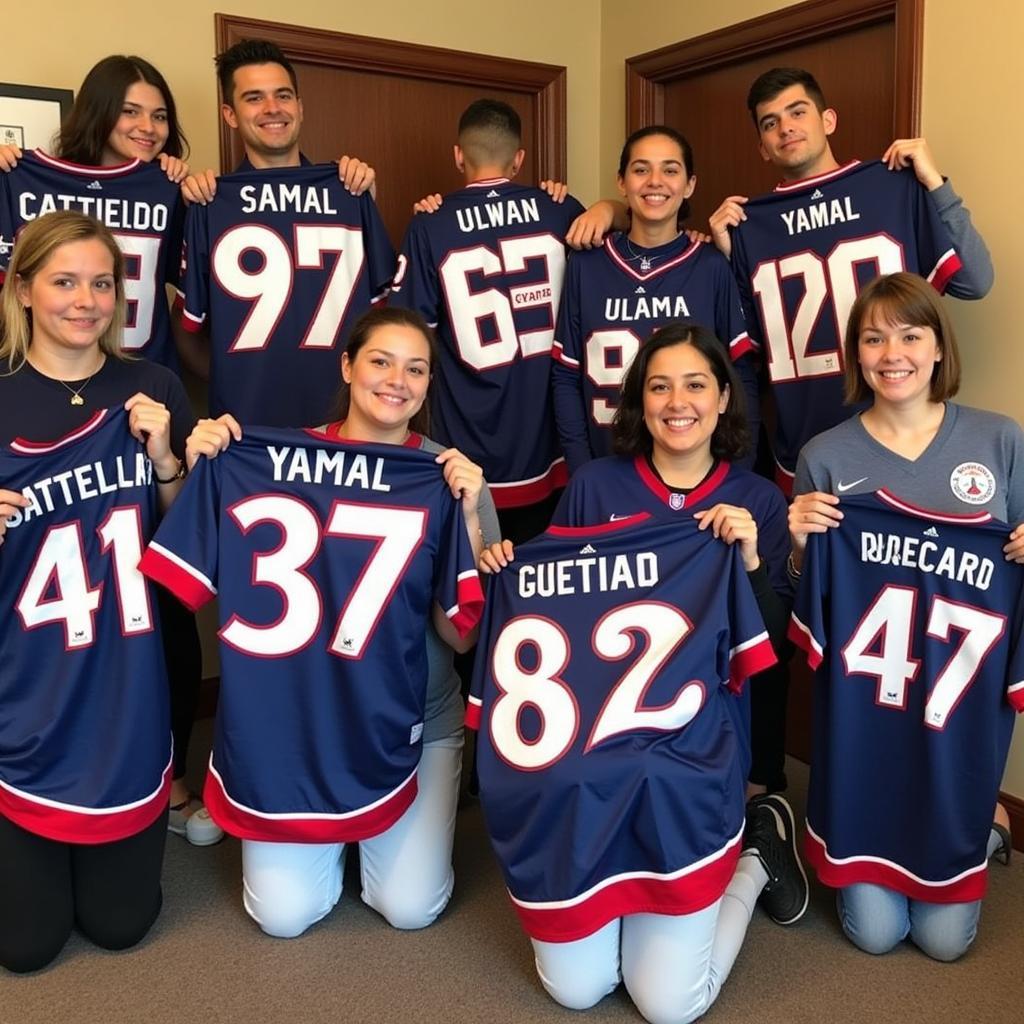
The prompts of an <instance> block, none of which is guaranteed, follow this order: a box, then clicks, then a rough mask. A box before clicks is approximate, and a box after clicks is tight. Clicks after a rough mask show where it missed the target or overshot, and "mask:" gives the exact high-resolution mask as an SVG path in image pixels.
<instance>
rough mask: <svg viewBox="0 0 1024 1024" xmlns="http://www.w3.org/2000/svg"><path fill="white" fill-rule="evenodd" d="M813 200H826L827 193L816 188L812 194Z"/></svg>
mask: <svg viewBox="0 0 1024 1024" xmlns="http://www.w3.org/2000/svg"><path fill="white" fill-rule="evenodd" d="M811 198H812V199H824V198H825V193H824V192H822V191H821V189H820V188H816V189H815V190H814V191H813V192H812V193H811Z"/></svg>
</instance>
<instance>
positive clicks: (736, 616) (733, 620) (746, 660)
mask: <svg viewBox="0 0 1024 1024" xmlns="http://www.w3.org/2000/svg"><path fill="white" fill-rule="evenodd" d="M729 559H730V565H731V569H730V572H731V574H732V580H731V583H730V586H729V636H730V642H729V689H730V690H732V691H733V692H734V693H739V692H740V691H742V689H743V684H744V683H745V682H746V681H747V680H748V679H749V678H750V677H751V676H753V675H756V674H757V673H758V672H763V671H764V670H765V669H767V668H771V667H772V665H774V664H775V662H776V661H777V658H776V657H775V651H774V650H772V644H771V640H770V639H769V638H768V630H767V629H765V625H764V620H763V619H762V618H761V612H760V609H759V608H758V606H757V599H756V598H755V597H754V591H753V589H752V587H751V586H750V581H749V580H748V579H747V574H746V572H744V570H743V564H742V562H741V561H740V555H739V551H738V550H736V549H732V550H730V551H729Z"/></svg>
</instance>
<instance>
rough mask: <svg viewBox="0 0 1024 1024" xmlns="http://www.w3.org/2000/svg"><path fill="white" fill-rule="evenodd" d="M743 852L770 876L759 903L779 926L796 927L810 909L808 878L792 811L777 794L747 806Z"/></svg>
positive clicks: (754, 801)
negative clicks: (751, 855) (759, 863)
mask: <svg viewBox="0 0 1024 1024" xmlns="http://www.w3.org/2000/svg"><path fill="white" fill-rule="evenodd" d="M743 852H744V853H753V854H755V855H756V856H757V859H758V860H759V861H760V862H761V864H762V865H763V867H764V869H765V871H766V872H767V873H768V883H767V884H766V885H765V887H764V889H763V890H762V891H761V897H760V901H761V904H762V905H763V906H764V909H765V911H766V912H767V914H768V916H769V917H770V918H771V919H772V920H773V921H774V922H775V923H776V924H796V922H797V921H799V920H800V918H801V917H803V916H804V911H806V910H807V895H808V892H807V876H806V875H805V874H804V869H803V865H802V864H801V863H800V857H799V856H798V854H797V852H796V823H795V821H794V820H793V810H792V808H791V807H790V806H789V804H788V803H787V802H786V801H785V799H783V798H782V797H781V796H779V795H778V794H777V793H770V794H767V795H765V796H756V797H754V798H753V799H752V800H750V801H749V802H748V803H747V826H746V829H745V830H744V832H743Z"/></svg>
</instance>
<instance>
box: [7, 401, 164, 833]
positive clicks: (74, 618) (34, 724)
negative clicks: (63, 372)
mask: <svg viewBox="0 0 1024 1024" xmlns="http://www.w3.org/2000/svg"><path fill="white" fill-rule="evenodd" d="M0 488H4V489H7V490H13V491H20V492H21V493H22V494H24V495H25V496H26V497H27V498H28V499H29V501H30V504H29V506H28V507H27V508H25V509H22V510H19V511H18V512H16V513H15V515H13V516H12V517H11V518H10V519H9V520H8V528H7V533H6V534H5V536H4V543H3V545H2V546H0V622H2V636H0V708H3V714H2V715H0V814H3V816H4V817H6V818H9V819H10V820H11V821H13V822H14V823H15V824H17V825H19V826H21V827H22V828H24V829H26V830H28V831H29V832H33V833H35V834H37V835H41V836H45V837H46V838H48V839H56V840H60V841H63V842H71V843H106V842H112V841H114V840H118V839H123V838H125V837H127V836H130V835H134V834H135V833H137V832H140V831H142V829H144V828H146V827H148V826H149V825H150V824H152V823H153V822H154V821H155V820H156V819H157V817H159V815H160V814H161V812H162V811H163V810H164V808H165V807H166V806H167V798H168V793H169V791H170V784H171V765H170V755H171V744H170V721H169V714H168V707H167V704H168V699H167V677H166V672H165V668H164V657H163V648H162V645H161V643H160V636H159V632H158V623H157V622H156V619H155V614H156V610H155V607H154V605H153V603H152V602H151V600H150V593H149V587H148V584H147V582H146V580H144V579H143V577H142V575H141V574H140V573H139V571H138V568H137V566H138V563H139V558H140V557H141V555H142V548H143V545H144V544H145V542H146V540H147V539H148V538H149V537H150V535H151V533H152V530H153V523H154V519H155V514H156V495H155V491H156V488H155V486H154V485H153V483H152V469H151V466H150V462H149V459H148V458H147V457H146V455H145V452H144V451H143V449H142V447H141V446H140V445H139V443H138V442H137V441H136V440H135V439H134V438H133V437H132V436H131V434H130V433H129V432H128V423H127V415H126V414H125V413H124V411H123V410H110V411H100V412H97V413H96V414H95V415H94V416H93V417H92V418H91V419H90V420H89V422H88V423H86V424H85V425H84V426H82V427H80V428H78V429H77V430H76V431H75V432H74V433H72V434H69V435H68V436H67V437H65V438H63V439H61V440H59V441H55V442H53V443H51V444H30V443H28V442H23V441H15V442H14V443H13V444H11V445H10V447H8V448H6V449H3V450H0Z"/></svg>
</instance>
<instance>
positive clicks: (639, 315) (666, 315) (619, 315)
mask: <svg viewBox="0 0 1024 1024" xmlns="http://www.w3.org/2000/svg"><path fill="white" fill-rule="evenodd" d="M638 290H639V289H638ZM689 315H690V307H689V306H687V305H686V299H684V298H683V297H682V295H654V296H651V297H650V298H648V297H647V296H646V295H643V294H641V295H640V296H639V297H637V294H636V293H635V292H634V294H633V297H631V298H624V299H609V298H606V299H605V300H604V318H605V320H607V321H608V322H609V323H611V322H618V323H624V324H626V323H631V322H632V321H634V320H652V319H666V320H678V319H679V317H684V316H685V317H688V316H689Z"/></svg>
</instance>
